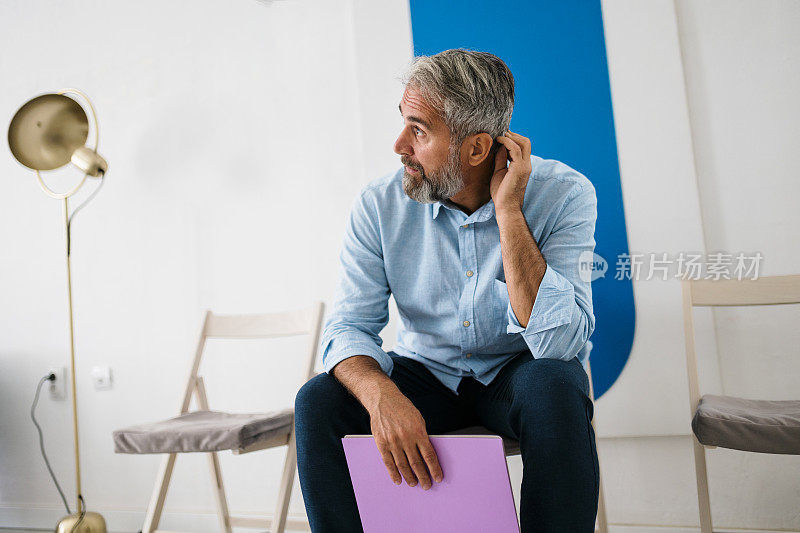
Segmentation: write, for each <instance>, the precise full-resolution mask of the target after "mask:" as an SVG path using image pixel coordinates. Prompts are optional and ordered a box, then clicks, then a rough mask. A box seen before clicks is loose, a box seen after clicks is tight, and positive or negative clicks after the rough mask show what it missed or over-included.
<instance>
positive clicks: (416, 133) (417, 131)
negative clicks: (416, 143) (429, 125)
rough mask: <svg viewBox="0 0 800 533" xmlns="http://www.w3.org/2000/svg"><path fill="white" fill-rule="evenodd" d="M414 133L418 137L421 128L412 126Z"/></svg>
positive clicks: (420, 133)
mask: <svg viewBox="0 0 800 533" xmlns="http://www.w3.org/2000/svg"><path fill="white" fill-rule="evenodd" d="M414 135H416V136H418V137H419V136H420V135H422V130H421V129H419V128H418V127H416V126H414Z"/></svg>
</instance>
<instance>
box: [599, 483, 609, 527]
mask: <svg viewBox="0 0 800 533" xmlns="http://www.w3.org/2000/svg"><path fill="white" fill-rule="evenodd" d="M598 481H599V484H600V487H599V488H600V494H599V497H598V500H597V531H598V532H599V533H608V518H607V517H606V499H605V497H604V496H603V478H602V477H601V478H600V479H599V480H598Z"/></svg>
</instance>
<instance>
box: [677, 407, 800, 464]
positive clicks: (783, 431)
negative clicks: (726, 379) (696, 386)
mask: <svg viewBox="0 0 800 533" xmlns="http://www.w3.org/2000/svg"><path fill="white" fill-rule="evenodd" d="M692 431H694V434H695V435H696V436H697V440H698V441H700V443H701V444H704V445H706V446H719V447H721V448H731V449H734V450H744V451H748V452H761V453H784V454H792V455H800V401H797V400H786V401H768V400H745V399H743V398H734V397H732V396H715V395H712V394H707V395H705V396H703V397H702V398H701V399H700V404H699V405H698V406H697V410H696V411H695V415H694V418H693V419H692Z"/></svg>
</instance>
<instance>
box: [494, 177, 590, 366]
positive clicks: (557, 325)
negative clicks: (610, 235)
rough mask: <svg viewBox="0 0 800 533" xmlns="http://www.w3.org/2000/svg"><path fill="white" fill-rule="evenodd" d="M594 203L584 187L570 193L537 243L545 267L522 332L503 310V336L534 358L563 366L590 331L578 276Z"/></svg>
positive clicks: (585, 292) (584, 286)
mask: <svg viewBox="0 0 800 533" xmlns="http://www.w3.org/2000/svg"><path fill="white" fill-rule="evenodd" d="M596 219H597V197H596V195H595V191H594V187H593V186H592V185H591V184H590V183H588V182H587V183H586V184H584V185H582V186H577V185H576V187H575V189H574V191H573V192H572V193H571V194H570V197H569V199H568V200H567V201H566V202H565V203H564V207H563V209H562V210H561V213H560V215H559V217H558V219H557V221H556V223H555V225H554V227H553V230H552V232H551V233H550V234H549V235H548V236H547V237H546V238H544V239H543V242H542V243H539V249H540V251H541V252H542V256H543V257H544V259H545V261H546V262H547V268H546V269H545V273H544V277H543V278H542V282H541V284H540V285H539V292H538V293H537V294H536V300H535V301H534V304H533V309H532V310H531V315H530V317H529V318H528V323H527V327H524V328H523V327H522V325H521V324H520V322H519V321H518V320H517V317H516V316H515V315H514V310H513V309H512V308H511V304H510V303H509V305H508V311H507V315H508V316H507V318H508V325H507V327H506V331H507V333H509V334H520V335H522V337H523V338H524V339H525V343H526V344H527V345H528V347H529V348H530V350H531V353H532V354H533V356H534V358H537V359H539V358H549V359H563V360H569V359H572V358H573V357H575V356H576V355H577V354H578V352H579V351H580V350H581V348H582V347H583V346H584V345H585V344H586V342H587V341H588V340H589V336H590V335H591V334H592V332H593V331H594V324H595V321H594V314H593V311H592V285H591V280H584V279H582V278H581V276H580V266H579V261H580V256H581V254H582V253H583V252H586V251H589V252H592V251H594V246H595V240H594V227H595V221H596Z"/></svg>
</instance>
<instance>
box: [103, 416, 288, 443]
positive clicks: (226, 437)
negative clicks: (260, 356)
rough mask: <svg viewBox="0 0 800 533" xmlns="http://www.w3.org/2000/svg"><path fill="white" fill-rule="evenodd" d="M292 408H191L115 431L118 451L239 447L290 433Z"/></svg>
mask: <svg viewBox="0 0 800 533" xmlns="http://www.w3.org/2000/svg"><path fill="white" fill-rule="evenodd" d="M293 424H294V410H293V409H291V408H289V409H284V410H281V411H273V412H269V413H260V414H230V413H222V412H219V411H194V412H191V413H186V414H184V415H181V416H177V417H175V418H170V419H169V420H162V421H160V422H154V423H152V424H141V425H138V426H131V427H128V428H125V429H119V430H117V431H115V432H114V451H115V452H117V453H182V452H218V451H222V450H240V449H244V448H247V447H250V446H253V445H254V444H256V443H258V442H262V441H265V440H269V439H272V438H276V437H278V436H280V435H287V436H288V435H289V433H290V432H291V429H292V425H293Z"/></svg>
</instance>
